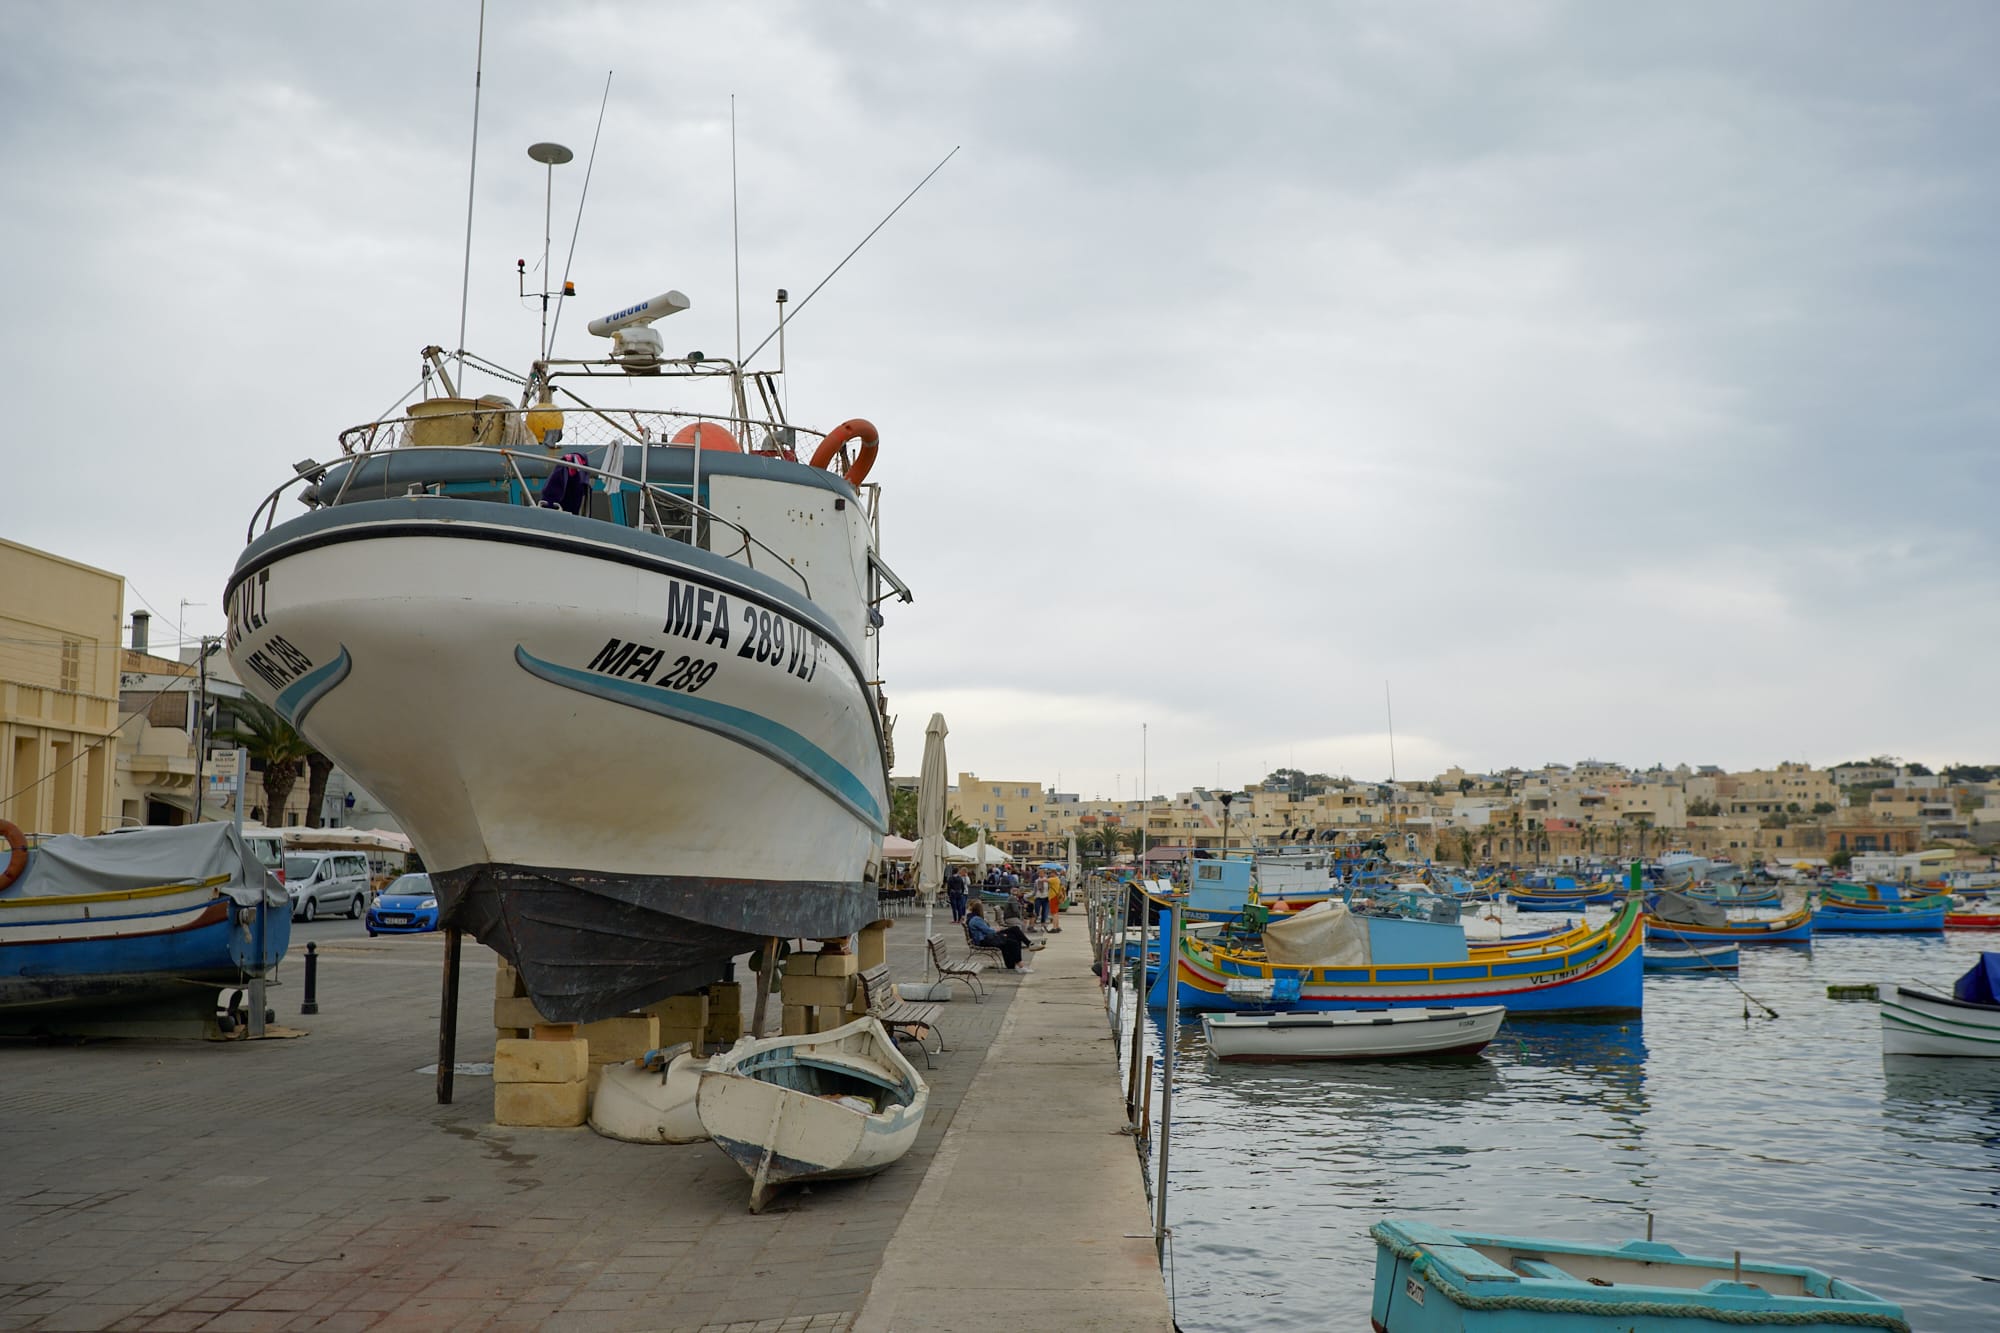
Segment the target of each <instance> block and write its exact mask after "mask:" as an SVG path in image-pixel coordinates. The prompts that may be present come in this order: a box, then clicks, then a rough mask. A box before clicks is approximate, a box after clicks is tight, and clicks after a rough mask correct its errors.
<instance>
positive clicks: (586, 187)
mask: <svg viewBox="0 0 2000 1333" xmlns="http://www.w3.org/2000/svg"><path fill="white" fill-rule="evenodd" d="M613 73H614V71H612V70H608V69H607V70H605V71H604V97H603V98H602V99H601V100H600V101H599V102H598V104H597V128H596V129H595V130H593V131H591V135H590V156H589V158H587V159H586V160H585V161H584V164H583V193H582V194H579V195H578V196H577V197H576V225H575V226H574V227H571V228H570V232H569V254H568V256H566V257H565V258H564V259H563V280H562V286H560V287H558V288H556V322H555V327H554V328H551V329H550V330H549V342H550V344H551V345H553V344H554V343H555V338H556V330H557V329H560V328H561V327H562V303H563V298H564V297H565V296H568V295H569V266H570V265H571V264H573V263H575V262H576V238H577V233H579V232H581V231H582V230H583V201H584V200H586V199H588V198H590V171H591V168H593V167H595V166H596V165H597V140H598V136H599V135H602V134H603V133H604V108H605V107H607V106H609V105H610V104H611V75H612V74H613ZM542 277H543V279H544V280H545V281H546V280H547V278H548V274H547V273H543V274H542ZM543 355H547V353H546V352H545V353H544V354H543Z"/></svg>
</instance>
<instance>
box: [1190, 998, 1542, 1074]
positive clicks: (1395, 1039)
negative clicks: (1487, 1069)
mask: <svg viewBox="0 0 2000 1333" xmlns="http://www.w3.org/2000/svg"><path fill="white" fill-rule="evenodd" d="M1506 1017H1507V1006H1506V1005H1504V1004H1487V1005H1478V1006H1472V1007H1463V1008H1429V1009H1389V1008H1374V1009H1334V1010H1326V1011H1321V1012H1313V1013H1282V1014H1272V1013H1262V1014H1260V1013H1241V1014H1228V1013H1222V1014H1203V1015H1202V1016H1201V1028H1202V1032H1203V1033H1204V1034H1206V1035H1207V1037H1208V1049H1209V1050H1210V1052H1212V1053H1213V1054H1214V1056H1215V1058H1216V1059H1218V1060H1382V1059H1388V1058H1390V1057H1393V1056H1399V1055H1472V1054H1475V1053H1477V1052H1478V1051H1479V1050H1480V1049H1482V1048H1483V1047H1484V1046H1485V1045H1486V1043H1488V1042H1490V1041H1492V1040H1493V1035H1494V1034H1495V1033H1496V1032H1498V1031H1499V1030H1500V1023H1501V1020H1503V1019H1504V1018H1506Z"/></svg>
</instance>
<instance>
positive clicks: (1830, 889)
mask: <svg viewBox="0 0 2000 1333" xmlns="http://www.w3.org/2000/svg"><path fill="white" fill-rule="evenodd" d="M1950 902H1951V895H1950V894H1948V893H1939V892H1938V891H1937V890H1936V889H1933V888H1930V887H1928V886H1905V885H1902V884H1851V883H1848V882H1847V881H1845V880H1835V881H1834V882H1833V883H1831V884H1829V885H1827V886H1826V887H1825V888H1823V889H1821V890H1820V903H1821V904H1822V905H1823V906H1827V907H1844V908H1848V909H1851V910H1856V911H1871V910H1880V909H1886V908H1906V907H1936V906H1938V905H1939V904H1946V905H1949V904H1950Z"/></svg>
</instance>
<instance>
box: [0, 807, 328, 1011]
mask: <svg viewBox="0 0 2000 1333" xmlns="http://www.w3.org/2000/svg"><path fill="white" fill-rule="evenodd" d="M260 907H261V909H262V910H261V911H260V910H259V909H260ZM291 927H292V914H291V900H290V899H289V898H287V897H286V895H285V889H284V886H283V885H281V884H279V883H278V882H277V881H276V880H275V879H272V878H271V876H270V875H269V873H268V872H266V870H265V869H264V866H263V864H262V863H261V862H260V861H258V860H257V858H256V856H255V855H254V854H253V853H252V852H251V851H250V850H249V849H248V848H247V847H246V846H245V845H244V842H243V839H242V837H241V836H240V835H239V834H237V833H236V831H235V830H234V829H233V828H231V827H230V826H229V825H227V824H197V825H191V826H186V827H182V828H161V829H148V830H145V831H142V832H133V833H127V834H115V835H106V836H104V837H97V838H78V837H68V836H65V837H59V838H50V839H48V840H47V841H45V842H44V843H42V844H41V845H40V846H39V847H36V848H35V849H34V850H33V851H31V852H29V854H28V858H27V865H26V867H25V869H23V870H22V871H21V872H20V874H19V876H18V878H16V879H14V880H13V881H12V882H11V883H10V884H8V885H6V886H5V887H4V889H0V1023H4V1024H5V1025H6V1026H8V1027H9V1028H13V1029H18V1030H27V1031H40V1030H46V1031H67V1030H71V1026H70V1025H71V1024H72V1023H73V1021H74V1018H75V1016H76V1015H77V1014H79V1013H81V1012H86V1011H88V1012H92V1013H94V1014H97V1015H98V1016H101V1017H115V1016H118V1015H126V1016H131V1017H133V1018H135V1019H140V1020H143V1019H146V1018H149V1017H153V1016H155V1015H157V1014H158V1013H159V1012H160V1011H162V1010H164V1009H174V1010H179V1009H187V1008H192V1009H194V1010H197V1011H207V1012H210V1013H212V1012H213V1010H214V1008H215V989H217V988H220V987H224V986H230V985H235V984H237V983H239V982H241V981H243V980H244V979H245V978H246V977H248V976H249V975H250V974H251V973H253V972H256V971H259V970H263V969H268V968H270V967H273V966H275V965H276V964H277V962H278V961H279V960H280V959H282V958H283V957H284V956H285V948H286V945H287V944H288V943H289V942H290V940H291ZM183 1002H185V1003H183Z"/></svg>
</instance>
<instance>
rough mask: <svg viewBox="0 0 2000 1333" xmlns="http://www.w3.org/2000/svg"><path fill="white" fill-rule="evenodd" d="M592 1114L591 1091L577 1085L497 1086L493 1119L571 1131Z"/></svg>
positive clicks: (495, 1087) (506, 1122) (494, 1095)
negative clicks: (586, 1116) (590, 1112)
mask: <svg viewBox="0 0 2000 1333" xmlns="http://www.w3.org/2000/svg"><path fill="white" fill-rule="evenodd" d="M589 1111H590V1088H589V1086H588V1085H587V1084H586V1083H584V1081H583V1080H581V1079H579V1080H577V1081H576V1082H574V1083H495V1084H494V1085H493V1119H494V1121H495V1122H496V1123H498V1124H502V1125H533V1126H538V1127H542V1128H548V1129H570V1128H574V1127H575V1126H577V1125H581V1124H582V1123H583V1120H584V1116H585V1115H587V1114H588V1113H589Z"/></svg>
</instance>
